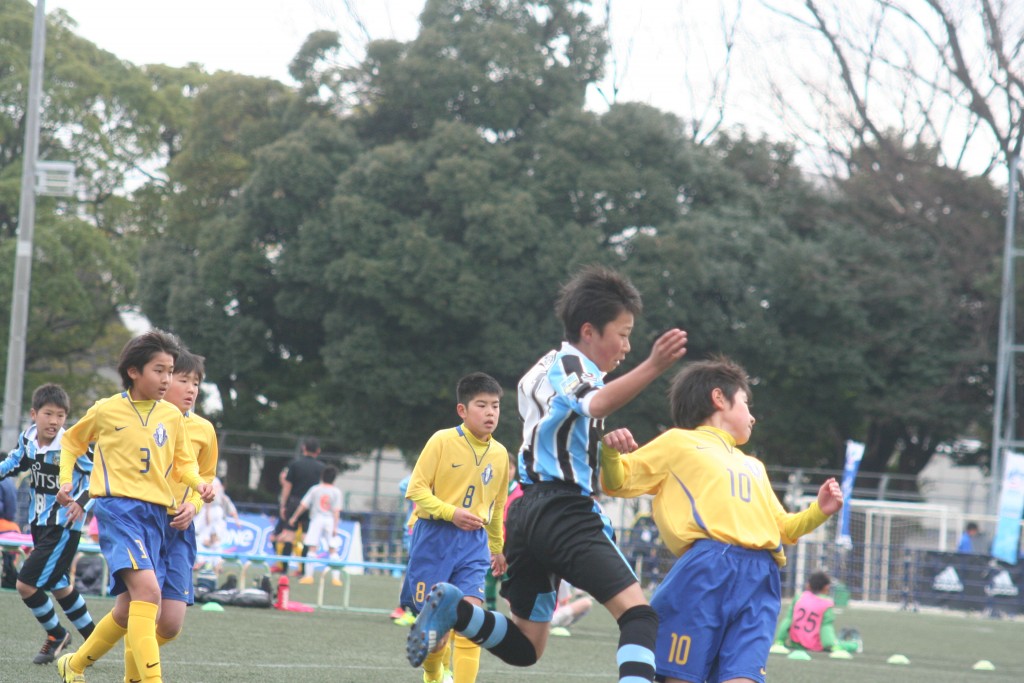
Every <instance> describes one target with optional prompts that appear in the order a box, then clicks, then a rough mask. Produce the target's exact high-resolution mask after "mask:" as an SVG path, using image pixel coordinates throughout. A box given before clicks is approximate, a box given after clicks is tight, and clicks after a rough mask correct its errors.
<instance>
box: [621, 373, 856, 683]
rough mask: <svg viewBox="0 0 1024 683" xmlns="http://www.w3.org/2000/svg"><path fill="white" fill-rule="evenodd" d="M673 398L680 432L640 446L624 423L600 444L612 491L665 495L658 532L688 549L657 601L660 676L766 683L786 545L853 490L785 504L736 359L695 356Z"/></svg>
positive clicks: (677, 549)
mask: <svg viewBox="0 0 1024 683" xmlns="http://www.w3.org/2000/svg"><path fill="white" fill-rule="evenodd" d="M669 398H670V403H671V412H672V422H673V424H674V425H675V427H674V428H673V429H669V430H666V431H665V432H664V433H662V434H661V435H660V436H658V437H657V438H655V439H654V440H653V441H651V442H650V443H648V444H647V445H645V446H644V447H642V448H639V449H637V444H636V442H635V441H634V440H633V436H632V434H631V433H630V432H629V430H628V429H618V430H615V431H613V432H609V433H608V434H606V435H605V437H604V440H603V446H602V448H601V467H602V470H601V478H602V482H603V485H604V490H605V492H606V493H609V494H611V495H613V496H620V497H626V498H630V497H635V496H639V495H643V494H654V504H653V507H654V521H655V522H656V523H657V525H658V531H659V534H660V536H661V539H662V540H663V541H664V543H665V545H666V546H667V547H668V549H669V550H671V551H672V553H673V554H675V555H676V556H677V557H679V559H678V560H677V561H676V563H675V564H674V565H673V566H672V569H671V570H670V571H669V573H668V576H666V577H665V580H664V581H663V582H662V583H661V585H660V586H659V587H658V590H657V591H656V592H655V594H654V597H653V598H652V600H651V606H652V607H654V609H655V611H656V612H657V613H658V619H659V621H660V626H659V629H658V642H657V646H656V648H655V661H656V667H657V673H658V677H659V680H665V681H668V682H669V683H673V682H675V681H705V680H715V681H734V680H735V681H742V680H746V681H758V682H759V683H763V682H764V680H765V667H766V666H767V664H768V653H769V650H770V648H771V645H772V636H773V634H774V633H775V622H776V620H777V619H778V616H779V608H780V606H781V592H780V590H781V589H780V579H779V567H781V566H783V565H784V564H785V562H786V556H785V553H784V552H783V549H782V544H783V543H787V544H792V543H795V542H796V539H797V538H799V537H800V536H803V535H804V534H807V533H809V532H810V531H812V530H814V529H816V528H817V527H818V526H820V525H821V524H823V523H824V522H825V520H827V519H828V517H829V515H832V514H835V513H836V512H838V511H839V509H840V508H842V506H843V493H842V490H841V488H840V486H839V484H838V483H837V482H836V480H835V479H829V480H828V481H826V482H825V483H824V484H822V486H821V488H820V489H819V490H818V498H817V500H816V501H815V502H813V503H811V505H810V507H809V508H808V509H806V510H804V511H802V512H798V513H795V514H792V513H787V512H786V510H785V509H784V508H783V507H782V503H780V502H779V499H778V498H777V497H776V495H775V492H774V491H773V490H772V486H771V482H770V481H769V480H768V474H767V473H766V472H765V469H764V464H763V463H762V462H761V461H760V460H758V459H757V458H754V457H751V456H748V455H745V454H744V453H743V452H742V451H740V450H739V446H742V445H743V444H745V443H747V441H749V439H750V434H751V432H752V431H753V429H754V417H753V416H752V415H751V414H750V407H749V403H748V402H749V400H750V383H749V380H748V379H747V375H746V372H744V370H743V369H742V368H741V367H739V366H738V365H736V364H735V363H733V362H731V361H729V360H727V359H725V358H716V359H713V360H708V361H701V362H698V363H692V364H690V365H688V366H687V367H685V368H684V369H683V370H682V371H680V372H679V373H678V374H677V375H676V377H675V379H674V380H673V382H672V386H671V389H670V391H669ZM622 453H630V455H621V454H622Z"/></svg>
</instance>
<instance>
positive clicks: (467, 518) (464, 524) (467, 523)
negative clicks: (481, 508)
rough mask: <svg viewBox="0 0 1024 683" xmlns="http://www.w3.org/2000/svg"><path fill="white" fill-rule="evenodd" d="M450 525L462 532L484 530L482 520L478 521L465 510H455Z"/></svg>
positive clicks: (477, 518) (478, 519)
mask: <svg viewBox="0 0 1024 683" xmlns="http://www.w3.org/2000/svg"><path fill="white" fill-rule="evenodd" d="M452 524H454V525H455V526H457V527H459V528H460V529H462V530H463V531H476V530H477V529H483V528H484V520H482V519H480V518H479V517H477V516H476V515H474V514H473V513H472V512H470V511H469V510H467V509H466V508H455V515H454V516H453V517H452Z"/></svg>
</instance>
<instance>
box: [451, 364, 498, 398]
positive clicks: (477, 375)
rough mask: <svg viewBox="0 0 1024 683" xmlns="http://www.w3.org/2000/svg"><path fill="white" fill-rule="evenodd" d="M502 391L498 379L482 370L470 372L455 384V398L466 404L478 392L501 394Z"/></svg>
mask: <svg viewBox="0 0 1024 683" xmlns="http://www.w3.org/2000/svg"><path fill="white" fill-rule="evenodd" d="M504 393H505V392H504V391H503V390H502V388H501V385H500V384H498V380H496V379H494V378H493V377H491V376H490V375H488V374H486V373H483V372H471V373H469V374H468V375H466V376H465V377H463V378H462V379H460V380H459V383H458V384H457V385H455V397H456V400H457V401H458V402H459V403H461V404H462V405H468V404H469V402H470V401H472V400H473V399H474V398H476V397H477V396H479V395H480V394H494V395H495V396H502V395H504Z"/></svg>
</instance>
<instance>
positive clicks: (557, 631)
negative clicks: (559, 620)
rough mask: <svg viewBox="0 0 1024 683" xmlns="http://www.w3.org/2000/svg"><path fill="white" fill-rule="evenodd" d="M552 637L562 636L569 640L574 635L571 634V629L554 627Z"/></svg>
mask: <svg viewBox="0 0 1024 683" xmlns="http://www.w3.org/2000/svg"><path fill="white" fill-rule="evenodd" d="M551 635H553V636H561V637H563V638H568V637H569V636H571V635H572V633H570V631H569V629H567V628H566V627H564V626H552V627H551Z"/></svg>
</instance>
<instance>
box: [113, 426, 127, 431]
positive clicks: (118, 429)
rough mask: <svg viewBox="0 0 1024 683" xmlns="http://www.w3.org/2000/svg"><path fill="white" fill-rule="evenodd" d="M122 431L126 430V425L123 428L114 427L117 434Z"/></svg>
mask: <svg viewBox="0 0 1024 683" xmlns="http://www.w3.org/2000/svg"><path fill="white" fill-rule="evenodd" d="M122 429H128V425H125V426H124V427H114V431H115V432H119V431H121V430H122Z"/></svg>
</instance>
